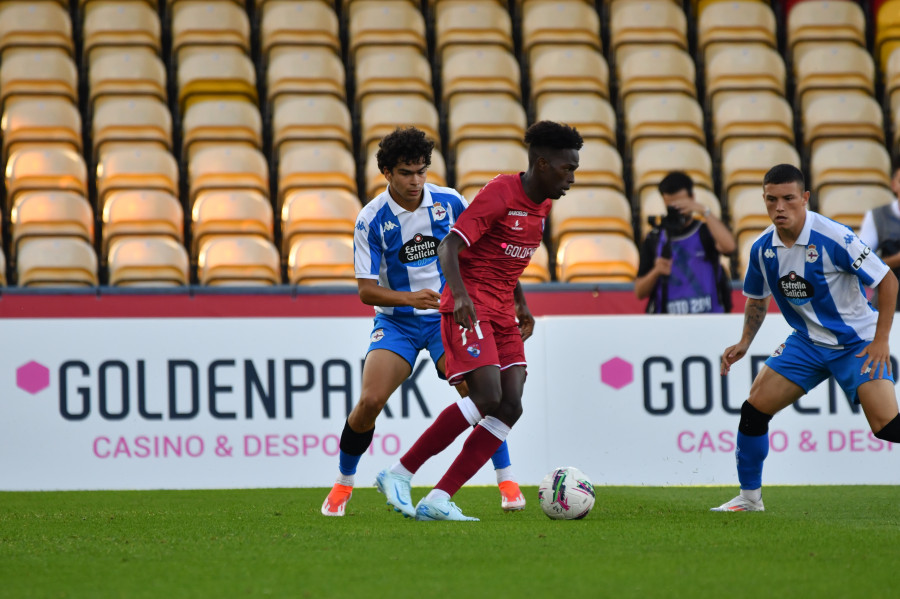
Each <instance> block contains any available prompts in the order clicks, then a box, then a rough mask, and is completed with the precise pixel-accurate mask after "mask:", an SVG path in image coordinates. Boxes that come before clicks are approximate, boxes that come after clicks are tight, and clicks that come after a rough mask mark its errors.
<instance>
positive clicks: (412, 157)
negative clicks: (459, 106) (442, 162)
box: [375, 127, 434, 173]
mask: <svg viewBox="0 0 900 599" xmlns="http://www.w3.org/2000/svg"><path fill="white" fill-rule="evenodd" d="M433 149H434V142H433V141H431V140H430V139H428V138H426V137H425V132H424V131H422V130H420V129H416V128H415V127H398V128H396V129H394V130H393V131H392V132H391V133H388V134H387V135H385V136H384V138H382V140H381V141H380V142H378V153H377V154H375V159H376V160H377V161H378V172H380V173H383V172H384V169H387V170H388V171H392V170H394V167H396V166H397V165H398V164H400V163H402V162H412V163H416V162H419V160H424V161H425V166H430V165H431V151H432V150H433Z"/></svg>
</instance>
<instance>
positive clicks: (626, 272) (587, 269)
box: [556, 233, 639, 283]
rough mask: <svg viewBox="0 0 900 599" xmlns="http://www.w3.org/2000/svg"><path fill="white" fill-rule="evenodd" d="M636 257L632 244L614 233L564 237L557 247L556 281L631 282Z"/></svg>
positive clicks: (634, 275)
mask: <svg viewBox="0 0 900 599" xmlns="http://www.w3.org/2000/svg"><path fill="white" fill-rule="evenodd" d="M638 262H639V255H638V249H637V246H635V244H634V241H632V240H631V239H629V238H628V237H625V236H623V235H619V234H617V233H582V234H574V235H570V236H568V237H567V238H566V239H565V240H564V242H563V243H562V244H561V245H560V246H559V250H558V251H557V259H556V279H557V280H558V281H560V282H563V283H627V282H631V281H634V278H635V277H636V276H637V271H638Z"/></svg>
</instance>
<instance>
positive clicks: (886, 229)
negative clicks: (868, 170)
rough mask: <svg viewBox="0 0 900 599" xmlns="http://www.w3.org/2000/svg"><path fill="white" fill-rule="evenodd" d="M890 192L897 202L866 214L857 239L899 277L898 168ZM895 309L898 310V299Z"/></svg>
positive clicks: (899, 207) (899, 208) (892, 177)
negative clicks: (896, 198) (891, 191)
mask: <svg viewBox="0 0 900 599" xmlns="http://www.w3.org/2000/svg"><path fill="white" fill-rule="evenodd" d="M891 190H893V192H894V195H896V196H897V197H898V200H897V201H896V202H891V203H890V204H888V205H886V206H881V207H879V208H874V209H872V210H869V211H868V212H866V215H865V216H864V217H863V221H862V225H860V227H859V239H860V240H861V241H862V242H863V243H864V244H866V245H867V246H869V247H870V248H871V249H872V251H873V252H875V253H877V254H878V255H879V256H881V259H882V260H884V263H885V264H887V265H888V266H889V267H890V268H891V270H893V271H894V274H895V275H897V277H900V166H895V167H894V173H893V175H892V176H891ZM873 301H874V300H873ZM896 309H897V310H900V299H898V302H897V308H896Z"/></svg>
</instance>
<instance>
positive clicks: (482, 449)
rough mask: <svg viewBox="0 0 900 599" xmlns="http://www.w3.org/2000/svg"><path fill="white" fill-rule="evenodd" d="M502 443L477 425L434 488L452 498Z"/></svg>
mask: <svg viewBox="0 0 900 599" xmlns="http://www.w3.org/2000/svg"><path fill="white" fill-rule="evenodd" d="M502 443H503V440H502V439H499V438H497V437H496V436H495V435H494V434H493V433H491V432H490V431H489V430H487V429H486V428H484V427H483V426H481V425H480V424H479V425H478V426H476V427H475V430H474V431H472V434H471V435H469V438H468V439H466V442H465V444H464V445H463V448H462V451H461V452H460V453H459V455H458V456H456V459H455V460H454V461H453V464H451V465H450V469H449V470H447V473H446V474H445V475H444V478H442V479H441V480H440V481H439V482H438V484H437V485H435V487H434V488H435V489H440V490H441V491H446V492H447V493H449V494H450V496H451V497H453V495H455V494H456V492H457V491H459V490H460V488H462V486H463V485H464V484H466V482H467V481H468V480H469V479H470V478H472V477H473V476H475V473H476V472H478V470H479V469H480V468H481V467H482V466H484V465H485V464H486V463H487V461H488V460H489V459H490V458H491V456H492V455H494V452H496V451H497V448H499V447H500V445H501V444H502ZM404 465H405V464H404Z"/></svg>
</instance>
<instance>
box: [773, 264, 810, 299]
mask: <svg viewBox="0 0 900 599" xmlns="http://www.w3.org/2000/svg"><path fill="white" fill-rule="evenodd" d="M778 286H779V287H780V288H781V295H783V296H784V297H785V299H786V300H787V301H789V302H791V303H792V304H794V305H795V306H802V305H803V304H805V303H806V302H808V301H809V300H811V299H812V298H813V296H814V295H815V290H814V289H813V286H812V284H811V283H810V282H809V281H807V280H806V279H804V278H803V277H801V276H800V275H798V274H797V273H796V272H794V271H793V270H792V271H791V272H789V273H788V274H786V275H785V276H783V277H781V278H780V279H778Z"/></svg>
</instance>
